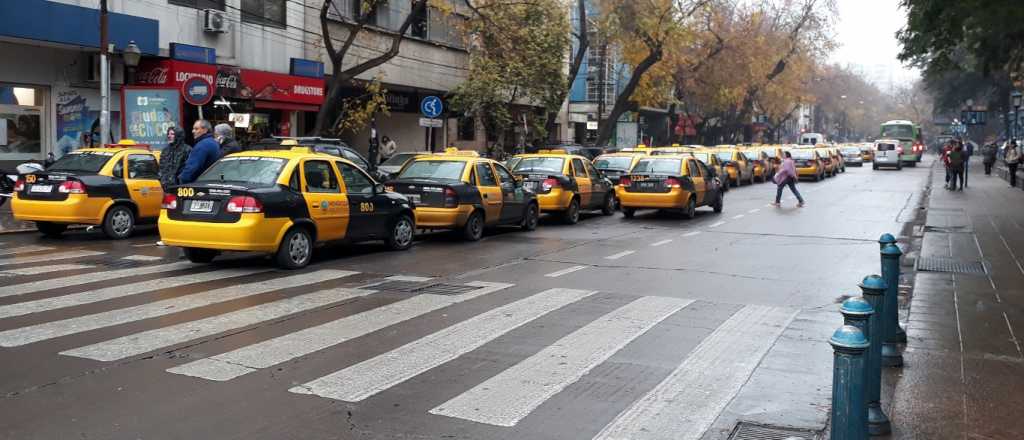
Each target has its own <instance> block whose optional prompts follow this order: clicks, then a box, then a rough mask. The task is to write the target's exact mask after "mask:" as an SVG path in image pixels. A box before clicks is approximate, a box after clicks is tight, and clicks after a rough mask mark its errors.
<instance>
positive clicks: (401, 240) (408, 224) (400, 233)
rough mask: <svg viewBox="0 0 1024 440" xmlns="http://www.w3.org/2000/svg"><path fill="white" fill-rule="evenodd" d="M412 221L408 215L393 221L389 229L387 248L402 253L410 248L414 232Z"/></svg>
mask: <svg viewBox="0 0 1024 440" xmlns="http://www.w3.org/2000/svg"><path fill="white" fill-rule="evenodd" d="M415 229H416V228H415V226H413V220H412V218H411V217H409V216H408V215H403V216H401V217H398V219H397V220H395V224H394V225H393V226H392V227H391V235H390V236H388V239H387V244H388V247H389V248H391V250H393V251H404V250H406V249H409V248H410V247H412V239H413V232H414V231H415Z"/></svg>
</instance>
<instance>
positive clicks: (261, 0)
mask: <svg viewBox="0 0 1024 440" xmlns="http://www.w3.org/2000/svg"><path fill="white" fill-rule="evenodd" d="M287 11H288V8H287V7H285V0H242V21H244V22H246V23H257V24H262V25H266V26H276V27H284V26H285V22H286V21H285V14H286V13H287Z"/></svg>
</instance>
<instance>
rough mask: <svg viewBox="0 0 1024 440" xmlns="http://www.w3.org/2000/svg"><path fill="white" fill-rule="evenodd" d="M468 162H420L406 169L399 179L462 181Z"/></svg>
mask: <svg viewBox="0 0 1024 440" xmlns="http://www.w3.org/2000/svg"><path fill="white" fill-rule="evenodd" d="M464 169H466V162H462V161H458V160H450V161H449V160H418V161H415V162H413V163H411V164H409V165H407V166H406V167H405V169H403V170H402V174H399V175H398V178H399V179H437V180H462V170H464Z"/></svg>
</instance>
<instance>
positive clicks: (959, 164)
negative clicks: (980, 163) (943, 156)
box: [947, 141, 967, 191]
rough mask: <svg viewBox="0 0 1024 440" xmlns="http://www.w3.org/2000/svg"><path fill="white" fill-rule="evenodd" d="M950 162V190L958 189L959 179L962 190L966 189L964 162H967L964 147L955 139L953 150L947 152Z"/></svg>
mask: <svg viewBox="0 0 1024 440" xmlns="http://www.w3.org/2000/svg"><path fill="white" fill-rule="evenodd" d="M947 157H948V164H949V186H948V187H947V189H948V190H950V191H957V187H956V184H957V181H958V180H959V181H960V189H959V190H960V191H963V190H964V164H965V163H966V162H967V158H966V154H965V153H964V147H963V146H962V145H961V144H960V143H959V142H956V141H954V144H953V150H952V151H950V152H949V154H947Z"/></svg>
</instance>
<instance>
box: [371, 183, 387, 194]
mask: <svg viewBox="0 0 1024 440" xmlns="http://www.w3.org/2000/svg"><path fill="white" fill-rule="evenodd" d="M385 192H386V190H385V189H384V184H383V183H377V184H375V185H373V193H374V194H384V193H385Z"/></svg>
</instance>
